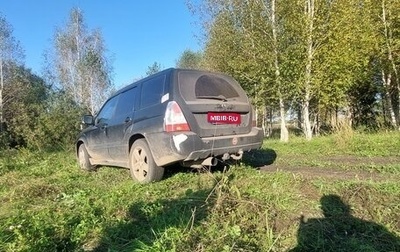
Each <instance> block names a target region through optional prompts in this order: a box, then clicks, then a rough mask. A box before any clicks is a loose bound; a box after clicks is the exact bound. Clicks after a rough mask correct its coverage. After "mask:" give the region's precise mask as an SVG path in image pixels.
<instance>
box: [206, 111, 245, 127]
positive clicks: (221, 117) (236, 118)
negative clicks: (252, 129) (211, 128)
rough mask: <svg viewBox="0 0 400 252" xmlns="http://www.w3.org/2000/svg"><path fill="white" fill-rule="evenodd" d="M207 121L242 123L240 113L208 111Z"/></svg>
mask: <svg viewBox="0 0 400 252" xmlns="http://www.w3.org/2000/svg"><path fill="white" fill-rule="evenodd" d="M207 121H208V122H209V123H213V124H240V114H238V113H213V112H208V113H207Z"/></svg>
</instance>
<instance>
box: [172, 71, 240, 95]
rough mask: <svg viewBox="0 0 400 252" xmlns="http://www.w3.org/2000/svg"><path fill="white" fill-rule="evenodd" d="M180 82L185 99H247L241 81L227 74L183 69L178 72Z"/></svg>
mask: <svg viewBox="0 0 400 252" xmlns="http://www.w3.org/2000/svg"><path fill="white" fill-rule="evenodd" d="M178 82H179V89H180V93H181V95H182V97H183V98H184V99H185V101H196V100H198V99H204V98H211V99H213V98H219V99H228V100H233V101H243V102H246V101H247V96H246V94H245V92H244V91H243V89H242V88H241V87H240V85H239V83H237V82H236V80H234V79H233V78H232V77H230V76H227V75H222V74H214V73H205V72H200V71H181V72H179V74H178Z"/></svg>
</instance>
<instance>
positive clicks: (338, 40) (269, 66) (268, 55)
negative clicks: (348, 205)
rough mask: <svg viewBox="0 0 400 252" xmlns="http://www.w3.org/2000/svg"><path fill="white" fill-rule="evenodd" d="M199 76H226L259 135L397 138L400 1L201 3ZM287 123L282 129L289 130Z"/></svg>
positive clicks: (195, 5) (193, 5)
mask: <svg viewBox="0 0 400 252" xmlns="http://www.w3.org/2000/svg"><path fill="white" fill-rule="evenodd" d="M188 6H189V8H190V9H191V10H192V11H193V13H194V15H195V16H196V17H198V20H199V21H200V22H199V23H200V24H201V28H202V31H203V33H202V36H201V39H202V42H203V45H204V51H203V52H202V60H201V61H199V64H198V67H200V68H206V69H210V70H215V71H221V72H225V73H229V74H231V75H233V76H234V77H235V78H236V79H237V80H238V81H239V82H240V83H241V84H242V86H243V87H244V88H245V89H246V90H247V92H248V93H249V94H250V96H251V97H252V99H253V103H255V104H256V107H257V110H258V115H259V121H260V124H262V125H263V126H264V127H265V128H266V129H268V128H269V127H271V126H270V125H273V124H279V125H280V132H281V139H282V140H283V141H287V140H288V137H289V135H288V127H289V126H290V127H292V126H294V127H295V128H297V129H301V130H302V132H303V135H304V136H305V137H306V138H307V139H311V138H312V137H313V136H314V135H316V134H320V133H321V132H332V130H335V129H337V128H340V127H341V125H348V126H349V127H353V128H364V129H368V130H373V129H378V128H382V127H389V128H395V129H398V130H399V129H400V115H399V110H400V102H399V95H400V83H399V66H400V57H399V56H400V11H399V10H400V1H397V0H328V1H322V0H301V1H300V0H286V1H276V0H202V1H190V0H188ZM289 123H290V125H289Z"/></svg>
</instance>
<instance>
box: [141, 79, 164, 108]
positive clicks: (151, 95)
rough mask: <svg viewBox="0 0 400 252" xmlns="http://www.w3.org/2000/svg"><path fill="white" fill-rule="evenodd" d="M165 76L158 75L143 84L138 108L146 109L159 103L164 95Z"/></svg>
mask: <svg viewBox="0 0 400 252" xmlns="http://www.w3.org/2000/svg"><path fill="white" fill-rule="evenodd" d="M164 84H165V75H160V76H157V77H155V78H152V79H150V80H147V81H145V82H143V84H142V92H141V96H140V108H146V107H150V106H153V105H155V104H158V103H161V97H162V96H163V95H164V86H165V85H164Z"/></svg>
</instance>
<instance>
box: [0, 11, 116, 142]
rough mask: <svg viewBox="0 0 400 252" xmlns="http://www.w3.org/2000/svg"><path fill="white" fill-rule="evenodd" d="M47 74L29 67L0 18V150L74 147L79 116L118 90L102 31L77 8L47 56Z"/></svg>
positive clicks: (15, 41) (45, 65)
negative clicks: (88, 26) (114, 82)
mask: <svg viewBox="0 0 400 252" xmlns="http://www.w3.org/2000/svg"><path fill="white" fill-rule="evenodd" d="M44 58H45V60H44V62H43V65H44V67H43V69H44V70H43V73H42V76H38V75H37V74H34V73H32V71H31V69H29V68H27V67H26V66H25V65H24V63H23V62H24V53H23V49H22V48H21V46H20V44H19V41H18V40H17V39H16V38H15V37H14V36H13V28H12V26H11V25H10V24H9V23H8V22H7V20H6V19H5V17H4V16H2V15H0V146H1V147H2V148H7V147H20V146H23V147H29V148H35V149H45V148H54V147H66V146H72V143H73V141H74V139H75V137H76V135H77V133H78V130H79V125H80V116H81V115H82V114H83V113H92V114H94V113H95V112H96V111H97V110H98V109H99V106H101V104H102V102H103V101H104V99H105V98H106V97H107V95H108V94H109V93H110V92H111V91H112V90H113V83H112V78H111V74H112V67H111V62H110V60H109V58H108V57H107V54H106V48H105V43H104V40H103V38H102V35H101V32H100V30H98V29H94V30H89V29H88V28H87V27H86V24H85V21H84V16H83V12H82V11H81V10H80V9H78V8H74V9H72V10H71V11H70V13H69V18H68V21H67V22H66V24H65V26H64V27H58V28H57V29H56V30H55V31H54V36H53V39H52V46H51V49H49V50H47V51H45V52H44Z"/></svg>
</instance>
